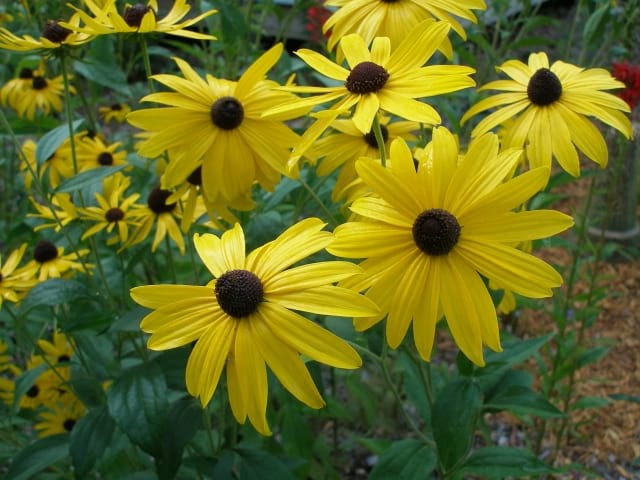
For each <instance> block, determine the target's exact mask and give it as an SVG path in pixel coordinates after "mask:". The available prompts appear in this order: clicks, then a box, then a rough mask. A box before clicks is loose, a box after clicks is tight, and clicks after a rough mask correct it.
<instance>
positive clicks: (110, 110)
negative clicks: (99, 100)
mask: <svg viewBox="0 0 640 480" xmlns="http://www.w3.org/2000/svg"><path fill="white" fill-rule="evenodd" d="M130 111H131V107H129V105H127V104H126V103H112V104H111V105H109V106H108V107H100V108H99V109H98V113H100V117H102V120H103V121H104V122H105V123H109V122H111V121H115V122H118V123H122V122H124V121H125V119H126V118H127V115H128V114H129V112H130Z"/></svg>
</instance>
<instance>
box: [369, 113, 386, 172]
mask: <svg viewBox="0 0 640 480" xmlns="http://www.w3.org/2000/svg"><path fill="white" fill-rule="evenodd" d="M371 129H372V130H373V135H374V136H375V137H376V143H377V144H378V153H380V164H381V165H382V166H383V167H386V166H387V152H386V150H385V146H384V137H383V136H382V127H381V126H380V120H379V119H378V115H376V116H375V117H373V125H372V126H371Z"/></svg>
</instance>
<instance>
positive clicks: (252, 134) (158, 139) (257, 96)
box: [127, 44, 308, 201]
mask: <svg viewBox="0 0 640 480" xmlns="http://www.w3.org/2000/svg"><path fill="white" fill-rule="evenodd" d="M282 49H283V47H282V44H277V45H275V46H274V47H272V48H271V49H269V50H268V51H267V52H265V53H264V54H263V55H261V56H260V57H259V58H258V59H257V60H256V61H255V62H254V63H253V64H252V65H251V66H250V67H249V68H248V69H247V70H246V71H245V72H244V74H242V76H241V77H240V79H239V80H238V81H237V82H232V81H229V80H224V79H218V78H214V77H213V76H211V75H207V77H206V81H205V80H204V79H202V78H201V77H200V76H199V75H198V74H197V73H196V72H195V71H194V70H193V68H191V66H189V64H187V62H185V61H184V60H180V59H178V58H176V59H174V60H175V61H176V63H177V64H178V67H179V68H180V70H181V72H182V74H183V75H184V78H182V77H178V76H174V75H165V74H163V75H154V76H153V77H152V78H154V79H155V80H156V81H158V82H160V83H162V84H164V85H166V86H167V87H169V88H171V89H172V90H174V91H171V92H161V93H153V94H151V95H147V96H146V97H144V98H143V99H142V101H147V102H155V103H160V104H164V105H168V107H166V108H150V109H144V110H137V111H134V112H132V113H130V114H129V115H128V116H127V120H128V121H129V123H131V124H132V125H134V126H136V127H138V128H141V129H143V130H146V132H143V133H145V134H146V135H145V136H144V137H143V138H144V139H143V140H142V141H141V142H140V143H139V144H138V150H139V153H140V154H141V155H143V156H145V157H151V158H153V157H157V156H160V155H162V153H163V152H165V151H167V150H171V152H170V155H169V157H170V161H169V165H168V166H167V169H166V170H165V172H164V175H163V176H162V180H161V185H162V188H172V187H174V186H176V185H179V184H180V183H182V182H183V181H184V180H185V179H186V177H187V176H188V175H190V174H191V173H192V172H193V171H194V170H196V169H197V168H198V167H199V166H202V189H203V190H204V192H205V194H206V196H207V198H208V199H210V200H211V201H216V200H217V199H218V197H222V198H223V199H224V200H225V201H234V200H236V199H237V198H238V197H243V196H246V195H247V193H248V192H249V190H250V189H251V187H252V185H253V183H254V182H255V181H258V183H259V184H260V185H261V186H262V187H264V188H266V189H268V190H271V189H273V188H274V186H275V185H276V184H277V183H278V181H279V180H280V177H281V175H282V174H283V173H285V170H286V168H285V165H286V160H287V157H288V155H289V151H290V149H291V147H293V145H295V144H296V143H297V142H298V141H299V136H298V135H297V134H296V133H294V132H293V130H291V129H290V128H289V127H288V126H286V125H285V124H284V123H283V120H287V119H290V118H293V117H296V116H299V115H300V112H301V110H300V109H296V110H295V111H294V112H293V113H290V114H289V115H281V116H279V117H277V118H272V119H264V118H262V113H263V112H265V111H266V110H267V109H269V108H271V107H274V106H276V105H281V104H283V103H290V102H291V101H292V100H294V99H295V97H294V96H293V95H292V94H290V93H287V92H283V91H278V90H274V88H273V87H275V86H277V84H276V83H275V82H272V81H269V80H265V78H264V77H265V75H266V74H267V72H268V71H269V70H270V69H271V67H272V66H273V65H274V64H275V63H276V62H277V61H278V59H279V58H280V55H281V54H282ZM307 110H308V108H307V109H304V110H303V111H304V112H306V111H307Z"/></svg>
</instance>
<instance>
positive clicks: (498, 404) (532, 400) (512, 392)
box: [483, 385, 564, 418]
mask: <svg viewBox="0 0 640 480" xmlns="http://www.w3.org/2000/svg"><path fill="white" fill-rule="evenodd" d="M483 408H484V409H485V410H489V411H501V410H508V411H510V412H512V413H515V414H521V415H535V416H537V417H541V418H554V417H556V418H557V417H563V416H564V414H563V413H562V412H561V411H560V410H558V409H557V408H556V407H555V406H554V405H552V404H551V403H549V402H548V401H547V400H546V399H545V398H544V397H543V396H542V395H540V394H539V393H538V392H535V391H533V390H532V389H531V388H529V387H525V386H523V385H510V386H509V387H507V388H504V389H502V390H498V392H497V393H496V395H494V396H493V397H492V398H491V399H489V400H488V401H487V403H485V404H484V406H483Z"/></svg>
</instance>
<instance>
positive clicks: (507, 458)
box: [460, 447, 557, 479]
mask: <svg viewBox="0 0 640 480" xmlns="http://www.w3.org/2000/svg"><path fill="white" fill-rule="evenodd" d="M460 471H461V472H462V473H463V474H465V478H466V475H478V476H480V477H482V478H486V479H490V478H499V479H503V478H507V477H528V476H530V475H543V474H547V473H556V472H557V470H556V469H554V468H553V467H550V466H549V465H547V464H546V463H544V462H543V461H541V460H539V459H538V458H537V457H536V456H535V455H534V454H533V453H531V452H530V451H528V450H524V449H520V448H506V447H485V448H480V449H478V450H476V451H475V452H473V453H472V454H471V455H470V456H469V458H467V460H466V461H465V462H464V465H463V466H462V469H461V470H460Z"/></svg>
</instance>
